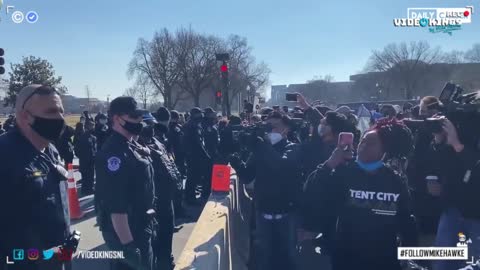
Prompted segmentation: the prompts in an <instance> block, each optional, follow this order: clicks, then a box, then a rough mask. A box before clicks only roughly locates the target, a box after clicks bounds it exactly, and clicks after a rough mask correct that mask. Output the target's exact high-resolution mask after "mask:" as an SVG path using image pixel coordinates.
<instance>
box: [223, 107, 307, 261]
mask: <svg viewBox="0 0 480 270" xmlns="http://www.w3.org/2000/svg"><path fill="white" fill-rule="evenodd" d="M267 123H269V124H270V125H271V130H270V131H268V133H267V135H266V136H265V137H263V138H260V137H257V138H253V141H252V144H254V145H252V146H251V149H252V150H253V152H252V154H251V156H250V158H249V159H248V161H247V162H246V163H243V162H241V161H240V159H238V158H232V160H231V162H230V163H231V164H232V166H233V167H234V169H235V170H236V172H237V173H238V175H239V177H240V180H241V181H242V182H244V183H250V182H252V181H253V180H254V179H255V183H254V192H255V206H256V209H255V210H256V215H255V220H256V229H255V236H256V237H255V239H254V241H255V253H256V256H255V258H256V260H257V262H256V265H257V269H262V270H263V269H265V270H270V269H288V270H291V269H296V265H297V262H296V250H295V246H296V227H295V222H296V219H295V216H294V214H295V206H296V203H297V200H298V195H299V193H298V192H296V191H300V190H299V189H300V181H301V167H300V164H299V159H298V156H297V155H298V150H296V148H297V146H296V145H294V144H291V143H290V142H289V141H288V140H287V134H288V131H289V128H290V119H289V117H288V116H285V115H282V114H281V113H279V112H273V113H271V114H270V115H269V116H268V118H267Z"/></svg>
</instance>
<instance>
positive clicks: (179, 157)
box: [166, 110, 187, 218]
mask: <svg viewBox="0 0 480 270" xmlns="http://www.w3.org/2000/svg"><path fill="white" fill-rule="evenodd" d="M180 121H181V119H180V114H179V113H178V112H177V111H175V110H173V111H171V112H170V124H169V125H168V134H167V138H168V144H167V145H166V146H167V151H168V152H169V153H170V154H172V155H173V159H174V161H175V165H177V169H178V170H179V171H180V174H181V184H180V185H179V186H178V188H177V189H176V191H175V197H174V200H173V206H174V209H175V217H176V218H178V217H182V216H184V215H185V209H184V207H183V204H182V202H183V179H185V177H186V175H187V167H186V164H185V148H184V146H183V144H182V140H183V127H182V124H181V123H180Z"/></svg>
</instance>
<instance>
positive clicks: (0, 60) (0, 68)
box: [0, 48, 5, 75]
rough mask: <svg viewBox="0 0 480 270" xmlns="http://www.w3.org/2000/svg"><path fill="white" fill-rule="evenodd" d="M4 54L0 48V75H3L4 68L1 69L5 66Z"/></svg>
mask: <svg viewBox="0 0 480 270" xmlns="http://www.w3.org/2000/svg"><path fill="white" fill-rule="evenodd" d="M4 54H5V51H4V50H3V49H2V48H0V75H2V74H5V67H3V65H5V59H4V58H3V55H4Z"/></svg>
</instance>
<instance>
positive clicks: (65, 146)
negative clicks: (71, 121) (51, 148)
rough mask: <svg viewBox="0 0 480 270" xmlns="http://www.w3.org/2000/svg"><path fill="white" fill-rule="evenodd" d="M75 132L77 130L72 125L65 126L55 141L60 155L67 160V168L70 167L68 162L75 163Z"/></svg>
mask: <svg viewBox="0 0 480 270" xmlns="http://www.w3.org/2000/svg"><path fill="white" fill-rule="evenodd" d="M74 133H75V130H74V129H73V128H72V127H70V126H65V129H64V130H63V133H62V135H61V136H60V139H59V140H58V141H57V142H56V143H55V146H56V147H57V150H58V152H59V153H60V157H61V158H62V159H63V160H64V161H65V168H68V164H72V163H73V157H74V152H73V150H74V149H73V141H72V137H73V135H74Z"/></svg>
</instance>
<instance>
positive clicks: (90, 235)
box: [72, 171, 201, 270]
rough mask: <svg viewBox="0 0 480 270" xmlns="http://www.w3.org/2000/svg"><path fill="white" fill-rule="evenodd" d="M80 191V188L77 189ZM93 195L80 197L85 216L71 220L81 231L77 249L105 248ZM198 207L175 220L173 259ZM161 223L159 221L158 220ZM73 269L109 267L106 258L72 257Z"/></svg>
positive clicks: (198, 211) (77, 175)
mask: <svg viewBox="0 0 480 270" xmlns="http://www.w3.org/2000/svg"><path fill="white" fill-rule="evenodd" d="M74 175H75V180H77V181H78V180H80V178H81V176H80V173H79V172H77V171H75V173H74ZM77 186H80V187H81V181H79V182H77ZM79 191H80V189H79ZM93 204H94V202H93V195H90V196H86V197H81V198H80V206H81V208H82V210H83V211H84V213H85V216H84V217H83V218H82V219H80V220H73V221H72V228H73V229H75V230H78V231H80V232H81V233H82V240H81V241H80V245H79V250H107V248H106V246H105V242H104V241H103V238H102V235H101V232H100V231H99V228H98V226H97V221H96V216H95V210H94V205H93ZM200 212H201V209H200V208H191V209H188V215H189V216H190V217H191V218H190V219H188V220H187V219H183V220H182V219H180V220H177V221H176V224H177V228H179V231H178V232H176V233H175V234H174V239H173V255H174V256H175V259H177V258H178V257H179V256H180V253H181V252H182V250H183V248H184V246H185V244H186V242H187V240H188V238H189V236H190V233H191V232H192V230H193V227H194V226H195V221H196V219H197V218H198V216H199V215H200ZM160 223H161V221H160ZM73 269H74V270H84V269H88V270H97V269H98V270H100V269H109V264H108V260H93V259H91V260H89V259H74V261H73Z"/></svg>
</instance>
